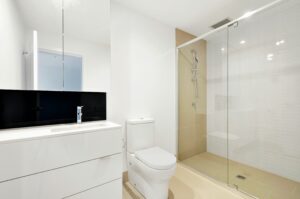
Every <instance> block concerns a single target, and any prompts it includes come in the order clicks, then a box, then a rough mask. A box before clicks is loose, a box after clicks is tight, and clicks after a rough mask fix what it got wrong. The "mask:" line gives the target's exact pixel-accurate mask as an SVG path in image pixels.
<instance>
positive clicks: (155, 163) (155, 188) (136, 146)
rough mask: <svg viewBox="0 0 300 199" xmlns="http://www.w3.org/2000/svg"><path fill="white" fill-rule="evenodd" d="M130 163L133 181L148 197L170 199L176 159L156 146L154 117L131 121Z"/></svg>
mask: <svg viewBox="0 0 300 199" xmlns="http://www.w3.org/2000/svg"><path fill="white" fill-rule="evenodd" d="M127 166H128V177H129V182H130V183H131V184H132V185H133V186H134V187H135V188H136V189H137V190H138V191H139V192H140V193H141V194H142V195H143V196H144V197H145V198H146V199H167V198H168V187H169V181H170V178H171V177H172V176H173V174H174V173H175V169H176V158H175V156H174V155H173V154H171V153H169V152H167V151H165V150H163V149H161V148H159V147H157V146H155V145H154V120H153V119H151V118H140V119H132V120H128V121H127Z"/></svg>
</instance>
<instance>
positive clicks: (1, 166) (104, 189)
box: [0, 121, 122, 199]
mask: <svg viewBox="0 0 300 199" xmlns="http://www.w3.org/2000/svg"><path fill="white" fill-rule="evenodd" d="M121 151H122V138H121V126H120V125H117V124H114V123H112V122H108V121H96V122H85V123H82V124H62V125H49V126H43V127H29V128H19V129H8V130H1V131H0V198H7V199H61V198H69V199H79V198H80V199H100V198H105V199H121V198H122V177H121V176H122V154H121Z"/></svg>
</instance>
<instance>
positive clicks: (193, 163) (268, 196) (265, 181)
mask: <svg viewBox="0 0 300 199" xmlns="http://www.w3.org/2000/svg"><path fill="white" fill-rule="evenodd" d="M181 163H182V164H184V165H187V166H188V167H190V168H192V169H194V170H196V171H198V172H200V173H203V174H205V175H207V176H209V177H212V178H214V179H216V180H218V181H221V182H223V183H226V184H227V172H228V171H227V164H228V163H229V176H230V177H229V184H231V185H237V186H238V188H239V189H240V190H241V191H244V192H247V193H249V194H251V195H254V196H256V197H258V198H260V199H299V198H300V183H298V182H295V181H292V180H289V179H287V178H283V177H281V176H278V175H275V174H272V173H269V172H265V171H262V170H260V169H256V168H253V167H250V166H247V165H244V164H240V163H238V162H235V161H229V162H228V163H227V159H225V158H223V157H220V156H217V155H214V154H211V153H208V152H205V153H201V154H198V155H195V156H193V157H191V158H188V159H186V160H183V161H181ZM238 175H240V176H241V177H240V178H238V177H237V176H238ZM243 177H245V179H242V178H243Z"/></svg>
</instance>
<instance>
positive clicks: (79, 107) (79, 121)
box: [77, 106, 83, 124]
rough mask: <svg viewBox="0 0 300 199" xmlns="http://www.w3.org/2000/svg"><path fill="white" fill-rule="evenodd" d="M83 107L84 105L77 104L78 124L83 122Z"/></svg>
mask: <svg viewBox="0 0 300 199" xmlns="http://www.w3.org/2000/svg"><path fill="white" fill-rule="evenodd" d="M82 108H83V106H77V124H81V122H82Z"/></svg>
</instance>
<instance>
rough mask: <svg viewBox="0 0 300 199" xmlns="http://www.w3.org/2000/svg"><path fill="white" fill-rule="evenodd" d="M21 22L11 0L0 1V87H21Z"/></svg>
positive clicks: (23, 69)
mask: <svg viewBox="0 0 300 199" xmlns="http://www.w3.org/2000/svg"><path fill="white" fill-rule="evenodd" d="M23 28H24V27H23V22H22V20H21V18H20V16H19V13H18V10H17V8H16V6H15V3H14V1H12V0H1V1H0V33H1V35H0V60H1V66H0V71H1V72H0V88H2V89H23V88H24V86H25V66H24V58H23V55H22V53H23V48H24V38H23V37H24V30H23Z"/></svg>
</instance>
